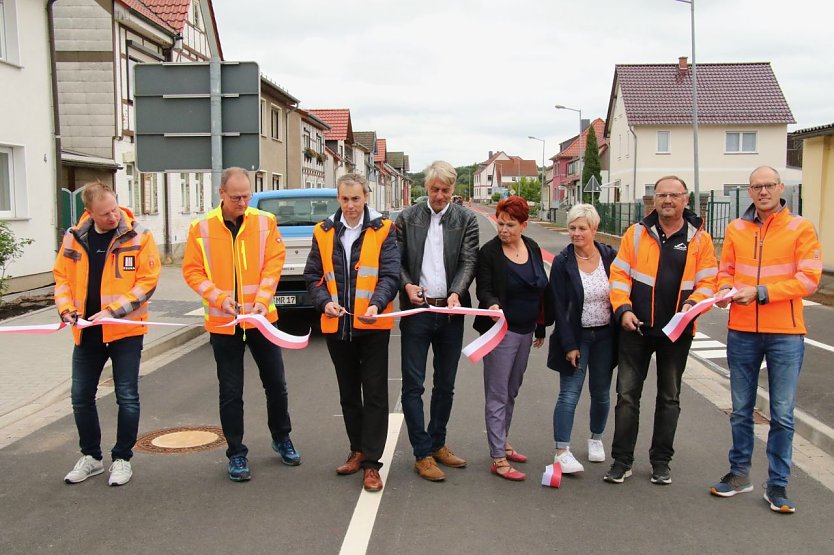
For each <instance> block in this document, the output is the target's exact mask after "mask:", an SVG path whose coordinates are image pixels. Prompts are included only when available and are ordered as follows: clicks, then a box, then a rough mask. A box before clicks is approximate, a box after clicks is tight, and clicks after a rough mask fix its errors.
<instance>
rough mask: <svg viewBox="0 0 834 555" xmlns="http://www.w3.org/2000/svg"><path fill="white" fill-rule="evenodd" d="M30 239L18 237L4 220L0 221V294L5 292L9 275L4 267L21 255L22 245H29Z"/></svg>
mask: <svg viewBox="0 0 834 555" xmlns="http://www.w3.org/2000/svg"><path fill="white" fill-rule="evenodd" d="M32 242H33V240H32V239H18V238H17V237H15V235H14V232H13V231H12V230H11V229H10V228H9V224H7V223H6V222H0V295H3V293H5V292H6V288H7V287H8V283H7V282H6V281H7V279H8V278H10V277H11V276H7V275H6V268H7V267H8V266H9V264H11V263H12V262H14V261H15V260H17V259H18V258H20V257H21V255H23V247H25V246H27V245H30V244H31V243H32Z"/></svg>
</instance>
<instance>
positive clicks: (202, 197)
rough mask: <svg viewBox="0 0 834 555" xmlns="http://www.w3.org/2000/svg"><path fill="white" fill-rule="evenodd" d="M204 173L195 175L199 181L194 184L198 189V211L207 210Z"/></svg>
mask: <svg viewBox="0 0 834 555" xmlns="http://www.w3.org/2000/svg"><path fill="white" fill-rule="evenodd" d="M203 175H204V174H202V173H196V174H194V177H196V178H197V182H196V183H195V184H194V188H195V189H196V193H197V206H196V210H197V212H205V210H206V188H205V183H204V181H203Z"/></svg>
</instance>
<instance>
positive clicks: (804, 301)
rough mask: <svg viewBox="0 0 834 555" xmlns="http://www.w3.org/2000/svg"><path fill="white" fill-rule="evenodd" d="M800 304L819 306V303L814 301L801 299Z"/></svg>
mask: <svg viewBox="0 0 834 555" xmlns="http://www.w3.org/2000/svg"><path fill="white" fill-rule="evenodd" d="M802 306H820V303H815V302H814V301H809V300H807V299H802Z"/></svg>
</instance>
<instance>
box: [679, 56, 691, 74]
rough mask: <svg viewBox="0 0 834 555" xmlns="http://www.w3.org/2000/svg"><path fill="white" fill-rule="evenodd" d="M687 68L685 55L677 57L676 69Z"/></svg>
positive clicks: (682, 69) (684, 69)
mask: <svg viewBox="0 0 834 555" xmlns="http://www.w3.org/2000/svg"><path fill="white" fill-rule="evenodd" d="M687 69H689V64H688V63H687V58H686V56H681V57H680V58H678V71H686V70H687Z"/></svg>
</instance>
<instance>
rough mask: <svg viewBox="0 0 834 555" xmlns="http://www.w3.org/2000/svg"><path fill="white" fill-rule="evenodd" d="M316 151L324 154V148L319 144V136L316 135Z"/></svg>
mask: <svg viewBox="0 0 834 555" xmlns="http://www.w3.org/2000/svg"><path fill="white" fill-rule="evenodd" d="M316 151H317V152H321V153H324V147H323V146H322V144H321V135H319V134H316Z"/></svg>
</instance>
